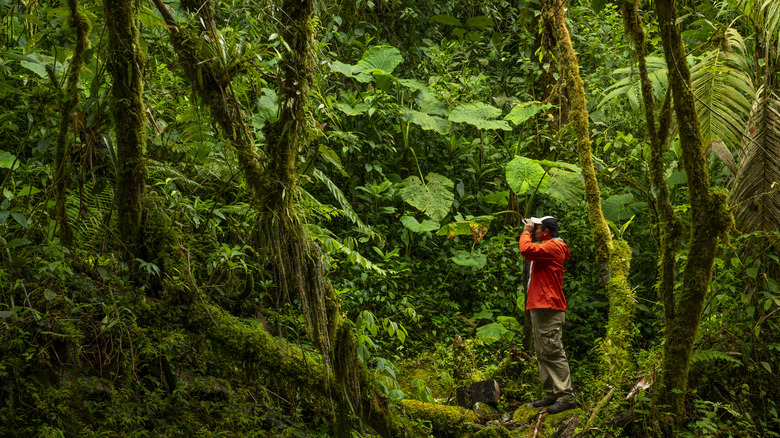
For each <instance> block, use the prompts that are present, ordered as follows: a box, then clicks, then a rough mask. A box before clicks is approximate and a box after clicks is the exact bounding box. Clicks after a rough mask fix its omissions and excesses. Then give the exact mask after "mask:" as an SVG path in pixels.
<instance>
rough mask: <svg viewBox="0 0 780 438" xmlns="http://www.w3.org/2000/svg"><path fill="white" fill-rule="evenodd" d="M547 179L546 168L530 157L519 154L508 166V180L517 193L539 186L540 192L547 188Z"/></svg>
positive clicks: (510, 186)
mask: <svg viewBox="0 0 780 438" xmlns="http://www.w3.org/2000/svg"><path fill="white" fill-rule="evenodd" d="M546 179H547V172H546V171H545V170H544V168H543V167H542V166H541V165H540V164H539V163H538V162H537V161H536V160H531V159H530V158H526V157H520V156H518V157H515V158H514V159H513V160H512V161H510V162H509V164H507V166H506V182H507V184H509V188H511V189H512V190H513V191H514V192H515V193H525V192H527V191H529V190H532V189H535V188H536V187H537V186H538V187H539V191H540V192H544V190H545V189H546V188H547V181H546ZM540 183H541V184H540Z"/></svg>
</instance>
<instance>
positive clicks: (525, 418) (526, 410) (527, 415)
mask: <svg viewBox="0 0 780 438" xmlns="http://www.w3.org/2000/svg"><path fill="white" fill-rule="evenodd" d="M539 411H540V410H539V409H536V408H534V407H533V406H531V404H530V403H526V404H523V405H520V406H519V407H518V408H517V409H516V410H515V412H514V413H513V414H512V421H517V422H520V423H532V422H534V421H536V416H537V415H538V414H539Z"/></svg>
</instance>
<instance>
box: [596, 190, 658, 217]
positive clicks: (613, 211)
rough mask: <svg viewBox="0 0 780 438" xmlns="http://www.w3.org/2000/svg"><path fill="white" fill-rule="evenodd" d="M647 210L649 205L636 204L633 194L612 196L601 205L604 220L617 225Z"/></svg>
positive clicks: (643, 203)
mask: <svg viewBox="0 0 780 438" xmlns="http://www.w3.org/2000/svg"><path fill="white" fill-rule="evenodd" d="M646 208H647V203H646V202H635V201H634V195H632V194H631V193H626V194H623V195H613V196H610V197H609V198H607V199H606V200H604V202H603V203H602V204H601V209H602V210H603V211H604V218H605V219H606V220H608V221H611V222H615V223H617V222H622V221H624V220H627V219H631V216H634V215H635V214H637V213H639V212H641V211H642V210H645V209H646Z"/></svg>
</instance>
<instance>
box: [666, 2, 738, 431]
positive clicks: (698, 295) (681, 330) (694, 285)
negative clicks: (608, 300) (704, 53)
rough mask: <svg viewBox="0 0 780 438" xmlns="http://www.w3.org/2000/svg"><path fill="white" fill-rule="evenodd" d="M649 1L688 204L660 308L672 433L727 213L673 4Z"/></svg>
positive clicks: (680, 413)
mask: <svg viewBox="0 0 780 438" xmlns="http://www.w3.org/2000/svg"><path fill="white" fill-rule="evenodd" d="M655 7H656V13H657V14H658V21H659V27H660V31H661V40H662V43H663V48H664V56H665V58H666V65H667V66H668V69H669V85H670V87H671V89H672V98H673V100H674V110H675V113H676V115H677V126H678V132H679V136H680V146H681V148H682V156H683V166H684V168H685V172H686V174H687V176H688V192H689V202H690V205H691V231H690V237H689V243H688V262H687V263H686V265H685V269H684V271H683V285H682V290H681V291H680V293H679V298H678V299H677V300H673V299H669V300H665V306H669V305H671V306H673V308H672V309H668V308H667V309H665V310H664V311H665V314H666V317H667V318H666V334H665V335H666V343H665V344H664V358H663V374H662V375H661V379H660V383H661V384H660V387H661V388H660V393H659V396H658V402H659V403H660V404H661V405H668V406H669V407H670V412H669V414H670V415H668V416H666V417H664V419H663V422H662V423H663V424H662V427H663V429H664V430H665V432H666V433H667V434H673V433H674V432H673V431H674V429H675V428H676V427H677V426H679V425H680V424H681V423H682V421H683V419H684V417H683V414H684V406H683V402H684V400H685V392H686V389H687V379H688V365H689V363H688V362H689V359H690V356H691V351H692V349H693V343H694V340H695V339H696V334H697V332H698V330H699V323H700V322H701V313H702V309H703V305H704V299H705V296H706V294H707V291H708V290H709V287H710V281H711V280H712V267H713V262H714V260H715V250H716V248H717V244H718V237H719V236H720V235H721V234H723V233H725V232H726V231H727V230H728V228H729V226H730V224H731V223H732V219H731V214H730V212H729V211H728V209H727V205H726V194H725V193H724V192H722V191H713V190H711V189H710V183H709V175H708V172H707V162H706V157H705V155H704V149H703V147H702V140H701V133H700V131H699V120H698V117H697V114H696V107H695V99H694V96H693V93H692V90H691V74H690V70H689V68H688V63H687V62H686V59H685V55H686V54H685V47H684V46H683V43H682V37H681V34H680V26H679V24H677V10H676V7H677V4H676V2H675V1H674V0H656V2H655ZM675 301H676V305H675Z"/></svg>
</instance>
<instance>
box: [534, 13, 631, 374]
mask: <svg viewBox="0 0 780 438" xmlns="http://www.w3.org/2000/svg"><path fill="white" fill-rule="evenodd" d="M565 10H566V8H564V0H546V1H545V2H544V17H545V20H548V21H549V22H551V23H553V29H554V33H555V39H556V40H557V43H558V51H559V52H560V54H561V62H562V64H563V71H564V74H565V78H566V82H567V89H568V97H569V105H570V107H571V110H570V113H569V118H570V122H571V124H572V126H573V128H574V132H575V134H576V135H577V153H578V155H579V158H580V167H582V174H583V177H584V179H585V196H586V198H587V201H588V219H589V221H590V225H591V228H592V230H593V242H594V244H595V246H596V259H597V262H598V265H599V271H600V273H601V281H602V284H603V285H604V288H605V290H606V292H607V298H608V300H609V309H610V310H609V320H608V322H607V335H606V336H605V337H604V339H603V341H602V343H601V345H600V347H599V348H600V350H601V353H602V354H601V361H602V379H604V380H605V381H607V382H615V381H618V382H619V381H621V380H623V379H624V378H625V375H626V371H627V370H628V369H630V368H631V366H632V361H631V355H630V350H631V340H630V333H631V327H632V323H633V319H634V312H635V301H634V299H633V298H634V295H635V294H634V292H633V290H632V288H631V286H630V285H629V283H628V279H627V277H628V271H629V265H630V261H631V249H630V248H629V246H628V244H627V243H626V242H623V241H615V242H613V241H612V238H611V235H610V232H609V227H608V226H607V221H606V220H605V219H604V213H603V211H602V209H601V192H600V190H599V186H598V181H597V180H596V170H595V168H594V166H593V156H592V153H591V143H590V136H589V133H588V110H587V107H586V105H585V103H586V100H585V86H584V84H583V82H582V78H581V77H580V72H579V64H578V62H577V55H576V54H575V52H574V47H573V46H572V42H571V36H570V35H569V29H568V28H567V26H566V19H565V16H564V11H565Z"/></svg>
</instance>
